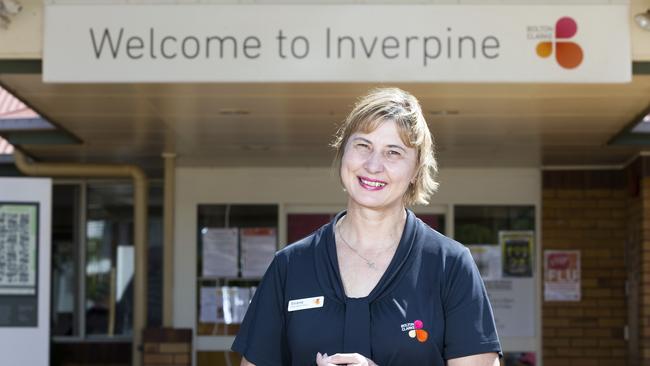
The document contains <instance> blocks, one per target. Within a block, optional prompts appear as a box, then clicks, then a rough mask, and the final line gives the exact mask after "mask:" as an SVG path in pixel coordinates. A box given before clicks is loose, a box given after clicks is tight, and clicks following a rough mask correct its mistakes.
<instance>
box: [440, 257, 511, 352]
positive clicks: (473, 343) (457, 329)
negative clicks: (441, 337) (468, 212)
mask: <svg viewBox="0 0 650 366" xmlns="http://www.w3.org/2000/svg"><path fill="white" fill-rule="evenodd" d="M447 268H448V270H447V273H446V281H445V284H444V287H443V288H444V293H443V304H444V312H445V341H444V350H443V354H444V358H445V360H449V359H452V358H457V357H464V356H470V355H475V354H480V353H488V352H497V353H498V354H499V357H501V356H503V354H502V352H501V345H500V344H499V337H498V336H497V330H496V326H495V323H494V316H493V314H492V307H491V306H490V301H489V299H488V296H487V291H486V290H485V285H484V284H483V279H482V278H481V274H480V273H479V271H478V268H477V267H476V263H474V259H473V258H472V255H471V253H470V251H469V249H467V248H463V250H462V251H461V253H460V254H459V255H458V256H456V258H454V259H453V263H450V265H449V266H448V267H447Z"/></svg>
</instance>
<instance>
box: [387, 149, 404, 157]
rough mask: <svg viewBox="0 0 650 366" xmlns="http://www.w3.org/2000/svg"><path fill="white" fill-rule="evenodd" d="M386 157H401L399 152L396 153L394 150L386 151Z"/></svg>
mask: <svg viewBox="0 0 650 366" xmlns="http://www.w3.org/2000/svg"><path fill="white" fill-rule="evenodd" d="M388 156H393V157H398V156H402V154H401V153H400V152H399V151H396V150H389V151H388Z"/></svg>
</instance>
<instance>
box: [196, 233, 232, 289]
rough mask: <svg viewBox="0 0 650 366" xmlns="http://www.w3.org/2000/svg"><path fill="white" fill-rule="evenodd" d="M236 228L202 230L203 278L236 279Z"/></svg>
mask: <svg viewBox="0 0 650 366" xmlns="http://www.w3.org/2000/svg"><path fill="white" fill-rule="evenodd" d="M238 232H239V230H238V229H237V228H204V229H203V230H201V235H202V239H203V240H202V243H203V276H206V277H210V276H220V277H237V275H238V274H239V273H238V270H239V268H238V266H237V263H238V255H239V250H238V248H237V237H238Z"/></svg>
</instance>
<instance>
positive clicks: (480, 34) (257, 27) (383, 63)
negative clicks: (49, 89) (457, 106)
mask: <svg viewBox="0 0 650 366" xmlns="http://www.w3.org/2000/svg"><path fill="white" fill-rule="evenodd" d="M628 23H629V13H628V6H627V5H562V6H551V5H212V4H189V5H180V4H179V5H160V4H152V5H142V4H140V5H127V4H115V5H65V4H60V5H57V4H49V5H46V11H45V28H44V32H45V33H44V54H43V69H44V70H43V71H44V73H43V79H44V81H46V82H108V83H111V82H268V81H271V82H310V81H311V82H384V81H386V82H436V81H443V82H628V81H630V79H631V52H630V34H629V33H630V31H629V24H628Z"/></svg>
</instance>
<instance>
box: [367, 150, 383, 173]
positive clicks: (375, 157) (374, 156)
mask: <svg viewBox="0 0 650 366" xmlns="http://www.w3.org/2000/svg"><path fill="white" fill-rule="evenodd" d="M363 167H364V168H365V169H366V170H367V171H368V173H380V172H382V171H383V170H384V157H383V156H382V155H381V153H380V152H378V151H373V152H372V153H371V154H369V155H368V158H367V159H366V161H365V163H364V164H363Z"/></svg>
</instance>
